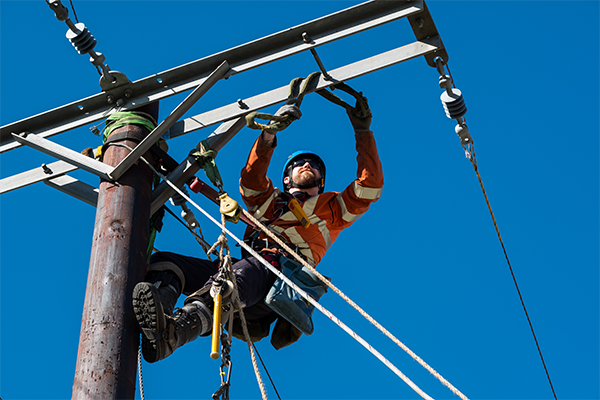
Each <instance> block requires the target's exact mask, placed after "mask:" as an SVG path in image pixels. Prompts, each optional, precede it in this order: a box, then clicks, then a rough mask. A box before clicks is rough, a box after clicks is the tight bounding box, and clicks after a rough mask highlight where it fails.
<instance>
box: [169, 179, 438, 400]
mask: <svg viewBox="0 0 600 400" xmlns="http://www.w3.org/2000/svg"><path fill="white" fill-rule="evenodd" d="M159 176H160V175H159ZM160 177H161V179H163V180H164V181H165V182H166V183H167V184H168V185H169V186H171V188H173V189H174V190H175V191H176V192H178V193H179V194H180V195H181V196H182V197H183V198H185V199H186V200H187V201H189V202H190V204H192V205H193V206H194V207H196V209H198V210H199V211H200V212H201V213H202V214H204V216H206V217H207V218H208V219H210V220H211V221H212V222H213V223H214V224H215V225H217V226H218V227H220V228H221V229H222V230H223V231H224V232H226V233H227V234H228V235H229V236H230V237H231V238H232V239H233V240H235V241H236V242H237V243H238V244H240V246H242V247H243V248H244V249H246V251H248V252H249V253H250V254H252V255H253V256H254V257H255V258H256V259H257V260H258V261H260V263H261V264H263V265H264V266H265V267H266V268H267V269H269V270H270V271H271V272H273V273H274V274H275V275H276V276H277V277H278V278H280V279H281V280H283V281H284V282H285V283H286V284H288V285H289V286H290V287H292V288H293V289H294V290H296V291H297V292H298V293H300V294H301V295H302V297H304V298H305V299H306V300H308V301H309V302H310V303H311V304H313V305H314V306H315V308H317V309H318V310H319V311H321V312H322V313H323V314H325V315H326V316H327V317H328V318H329V319H331V320H332V321H333V322H334V323H335V324H336V325H338V326H339V327H340V328H342V329H343V330H344V331H346V333H348V334H349V335H350V336H352V337H353V338H354V340H356V341H357V342H359V343H360V344H361V345H362V346H363V347H365V348H366V349H367V350H369V351H370V352H371V353H372V354H373V355H374V356H375V357H377V358H378V359H379V360H380V361H381V362H382V363H383V364H384V365H385V366H387V367H388V368H389V369H390V370H392V372H394V373H395V374H396V375H397V376H398V377H400V379H402V380H403V381H404V382H405V383H406V384H407V385H408V386H410V387H411V388H412V389H413V390H414V391H415V392H416V393H418V394H419V396H421V397H422V398H423V399H426V400H433V398H432V397H430V396H429V395H428V394H427V393H425V392H424V391H423V390H421V389H420V388H419V387H418V386H417V385H416V384H415V383H413V382H412V381H411V380H410V379H409V378H408V377H407V376H406V375H404V374H403V373H402V372H401V371H400V370H399V369H398V368H396V366H394V365H393V364H392V363H391V362H390V361H389V360H387V359H386V358H385V357H384V356H383V355H382V354H381V353H379V352H378V351H377V350H375V348H374V347H373V346H371V345H370V344H369V343H367V342H366V341H365V340H364V339H363V338H361V337H360V336H359V335H358V334H357V333H356V332H354V331H352V330H351V329H350V328H349V327H348V326H347V325H346V324H344V323H343V322H342V321H340V320H339V319H338V318H337V317H336V316H335V315H333V314H332V313H331V312H329V311H328V310H327V309H326V308H325V307H323V306H322V305H321V304H319V302H318V301H317V300H315V299H313V298H312V297H311V296H310V295H308V293H306V292H305V291H304V290H302V289H301V288H299V287H298V286H297V285H296V284H295V283H294V282H292V281H291V280H290V279H289V278H288V277H287V276H285V275H284V274H283V273H282V272H280V271H278V270H277V269H275V267H273V266H272V265H271V264H270V263H269V262H268V261H266V260H265V259H264V258H263V257H261V256H260V255H259V254H258V253H257V252H256V251H254V249H252V248H251V247H250V246H248V245H247V244H246V243H245V242H244V241H242V240H240V239H239V238H238V237H237V236H235V235H234V234H233V233H232V232H231V231H229V230H228V229H227V228H225V226H223V225H222V224H221V223H219V222H218V221H217V220H216V219H214V218H213V217H212V215H210V214H209V213H208V212H206V211H205V210H204V209H203V208H202V207H200V206H199V205H198V204H196V203H195V202H194V201H193V200H192V199H191V198H190V197H189V196H187V195H185V194H184V193H183V192H182V191H181V190H179V188H178V187H177V186H175V185H174V184H173V183H172V182H171V181H169V180H168V179H166V177H164V176H160Z"/></svg>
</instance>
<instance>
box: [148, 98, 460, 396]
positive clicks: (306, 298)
mask: <svg viewBox="0 0 600 400" xmlns="http://www.w3.org/2000/svg"><path fill="white" fill-rule="evenodd" d="M360 97H362V95H361V96H360ZM357 102H358V101H357ZM344 107H345V108H346V106H344ZM348 107H349V106H348ZM356 109H360V107H356ZM212 158H214V157H212ZM141 159H142V160H144V162H146V163H147V164H148V162H147V161H146V160H145V159H144V158H143V157H142V158H141ZM148 165H149V166H150V168H152V169H153V170H154V168H153V167H152V166H151V165H150V164H148ZM154 172H155V173H156V174H157V175H158V176H159V177H160V178H161V179H163V180H164V181H165V182H166V183H167V184H168V185H169V186H170V187H171V188H172V189H173V190H175V192H177V193H178V194H179V195H180V196H182V197H183V198H184V199H185V200H186V201H188V202H189V203H190V204H192V205H193V206H194V207H195V208H196V209H198V210H199V211H201V212H202V213H203V214H204V215H205V216H206V217H207V218H208V219H210V220H211V221H212V222H213V223H214V224H216V225H217V226H219V227H220V228H221V229H222V232H223V233H222V235H221V237H222V238H223V239H224V237H225V234H228V235H229V236H230V237H232V238H233V239H234V240H235V241H236V242H237V243H238V244H239V245H240V246H242V247H243V248H244V250H245V251H247V252H248V253H250V254H251V255H252V256H254V257H255V258H256V259H257V260H258V261H259V262H260V263H261V264H263V265H264V266H265V267H266V268H267V269H269V270H270V271H271V272H272V273H273V274H275V276H276V277H277V279H280V280H281V281H282V282H284V283H285V284H286V285H288V286H289V287H290V288H292V289H293V290H295V291H296V293H297V294H298V295H299V296H301V298H303V299H304V300H303V301H306V302H308V303H309V304H310V305H312V306H314V307H315V308H317V309H319V311H321V312H322V313H323V314H325V315H326V316H327V317H328V318H329V319H331V320H332V321H333V322H334V323H335V324H337V325H338V326H339V327H340V328H342V329H343V330H344V331H346V333H348V334H349V335H350V336H352V337H353V338H354V339H355V340H356V341H358V342H359V343H360V344H361V345H362V346H364V347H365V348H366V349H367V350H369V351H370V352H371V353H372V354H373V355H374V356H375V357H377V358H378V359H379V360H380V361H381V362H382V363H384V364H385V365H386V366H387V367H388V368H389V369H390V370H392V371H393V372H394V373H395V374H396V375H397V376H398V377H400V378H401V379H402V380H403V381H404V382H405V383H406V384H407V385H408V386H410V387H411V388H412V389H413V390H414V391H415V392H416V393H418V394H419V395H420V396H421V397H422V398H424V399H432V398H431V397H430V396H429V395H427V394H426V393H425V392H424V391H423V390H421V389H420V388H419V387H418V386H417V385H415V384H414V383H413V382H412V381H411V380H410V379H409V378H408V377H406V375H404V374H403V373H402V372H401V371H400V370H399V369H398V368H397V367H395V366H394V365H393V364H391V363H390V361H389V360H387V359H386V358H385V357H384V356H383V355H382V354H381V353H379V352H378V351H377V350H375V348H373V347H372V346H371V345H370V344H369V343H367V342H366V341H365V340H364V339H363V338H361V337H360V336H358V335H357V334H356V333H355V332H354V331H352V330H351V329H350V328H349V327H348V326H347V325H345V324H344V323H343V322H342V321H341V320H339V319H338V318H337V317H335V315H333V314H332V313H331V312H330V311H328V310H327V309H325V308H324V307H323V306H322V305H321V304H319V303H318V301H317V299H315V297H314V296H311V295H310V294H308V293H307V292H306V291H305V290H303V288H301V287H299V286H298V285H297V284H296V283H294V282H293V281H292V280H291V279H289V278H288V277H287V276H286V275H285V274H284V273H282V272H281V271H279V270H277V269H276V268H275V267H273V266H272V265H271V264H270V263H269V262H268V261H266V260H265V259H264V258H263V257H262V256H261V255H260V254H258V253H257V252H256V251H255V250H254V249H252V248H251V247H250V246H248V245H247V244H246V243H245V242H244V241H242V240H240V239H239V238H237V237H236V236H235V235H234V234H233V233H232V232H231V231H229V230H228V229H227V228H226V227H225V221H226V218H225V214H223V213H222V215H221V220H222V221H221V223H219V222H218V221H217V220H215V219H214V218H213V217H212V216H211V215H210V214H208V212H206V211H205V210H204V209H202V208H201V207H200V206H199V205H198V204H196V203H195V202H194V201H193V200H192V199H191V198H189V196H187V195H186V194H185V193H183V191H181V190H180V189H179V188H178V187H177V186H175V185H174V184H173V183H172V182H171V181H169V180H168V179H167V178H166V177H165V176H164V175H162V174H160V173H159V172H158V171H156V170H154ZM219 189H220V190H221V192H222V191H223V190H222V187H219ZM240 209H241V215H242V216H243V217H245V218H247V219H248V220H249V221H251V222H252V223H253V224H254V225H255V226H257V227H259V228H260V229H261V230H262V231H263V232H265V233H266V234H267V235H268V236H269V237H270V238H271V239H273V240H274V241H275V243H277V244H278V245H279V246H281V248H282V249H283V250H284V251H286V252H287V253H288V254H290V255H291V256H293V257H294V258H295V259H296V261H298V262H299V263H300V264H301V265H302V266H304V267H306V268H307V270H309V271H310V272H311V273H312V274H314V275H315V276H317V277H318V279H320V280H321V281H322V282H323V283H325V284H326V286H328V287H330V288H331V289H333V290H334V291H335V292H336V293H337V294H338V295H340V296H341V297H342V298H343V299H344V300H346V301H347V302H348V303H349V304H350V305H351V306H353V307H354V308H355V309H356V310H357V311H359V313H360V314H361V315H363V316H364V317H365V318H367V320H369V321H370V322H371V323H372V324H373V325H375V326H376V327H377V328H378V329H379V330H381V331H382V332H383V333H384V334H385V335H386V336H388V337H389V338H390V339H391V340H392V341H394V342H395V343H396V344H397V345H399V346H400V347H401V348H402V349H403V350H405V351H406V352H407V353H408V354H409V355H410V356H411V357H412V358H413V359H415V360H416V361H417V362H419V363H420V364H421V365H422V366H423V367H424V368H426V369H427V370H428V371H429V372H430V373H432V374H433V375H434V376H435V377H436V378H437V379H438V380H440V382H442V384H444V385H445V386H447V387H448V388H449V389H450V390H451V391H452V392H454V393H455V394H457V395H458V396H459V397H460V398H461V399H463V400H468V399H467V397H466V396H464V395H463V394H462V393H461V392H459V391H458V389H456V388H455V387H454V386H452V385H451V384H450V383H449V382H448V381H447V380H445V379H444V378H443V377H442V376H441V375H440V374H439V373H437V372H436V371H435V370H433V368H431V367H430V366H429V365H427V364H426V363H425V362H424V361H423V360H422V359H421V358H419V357H418V356H417V355H416V354H415V353H414V352H412V351H411V350H410V349H408V347H406V346H405V345H404V344H403V343H401V342H400V341H399V340H398V339H397V338H395V337H394V336H393V335H392V334H391V333H389V332H388V331H387V330H385V328H383V327H382V326H381V325H380V324H379V323H377V321H375V320H374V319H373V318H372V317H371V316H369V315H368V314H367V313H366V312H365V311H364V310H362V309H361V308H360V307H358V305H356V303H354V302H353V301H352V300H350V299H349V298H348V297H347V296H346V295H344V294H343V293H342V292H341V291H340V290H339V289H338V288H337V287H335V286H334V285H333V284H331V282H329V280H328V278H326V277H324V276H323V275H321V274H320V273H319V272H317V271H316V270H315V269H314V266H313V265H311V264H309V263H308V262H307V261H306V260H304V259H303V258H302V257H300V256H299V255H298V254H297V253H296V252H294V251H293V250H292V249H291V248H290V247H289V246H288V245H287V244H286V243H284V242H283V241H282V240H281V239H280V238H278V237H277V235H275V234H274V233H273V232H271V231H270V229H268V227H266V226H264V225H263V224H262V223H261V222H260V221H258V220H257V219H256V218H254V217H253V216H252V215H251V214H250V213H249V212H248V211H246V210H245V209H243V208H240ZM220 240H221V239H220ZM223 246H224V245H221V247H222V248H223ZM229 261H230V257H229ZM222 265H223V264H222ZM232 283H233V285H234V290H233V297H234V301H233V304H234V305H235V304H237V303H236V298H237V284H236V282H235V278H233V279H232ZM237 301H239V299H237ZM234 307H235V306H234ZM236 310H237V311H238V312H239V315H240V319H241V320H242V328H243V330H244V335H245V337H246V342H247V343H248V348H249V350H250V354H251V357H252V361H253V365H254V368H255V373H256V375H257V380H258V382H259V387H260V389H261V393H262V395H263V399H266V392H265V390H264V385H263V384H262V380H261V379H260V372H259V371H258V366H257V365H256V359H255V355H254V352H253V348H252V346H251V339H250V336H249V334H248V329H247V326H246V325H247V324H246V321H245V317H244V314H243V311H242V308H241V307H239V308H236ZM232 320H233V318H229V321H232ZM213 331H215V330H213ZM225 364H226V365H227V363H225ZM228 383H229V382H228V379H224V380H223V381H222V386H221V388H222V390H221V389H220V392H219V393H220V394H223V393H226V392H227V393H228V387H229V385H228ZM221 392H222V393H221Z"/></svg>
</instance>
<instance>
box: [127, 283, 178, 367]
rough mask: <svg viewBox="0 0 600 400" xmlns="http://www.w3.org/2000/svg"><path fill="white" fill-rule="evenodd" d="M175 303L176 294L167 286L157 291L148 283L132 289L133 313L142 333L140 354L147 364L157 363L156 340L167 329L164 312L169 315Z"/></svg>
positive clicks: (157, 350)
mask: <svg viewBox="0 0 600 400" xmlns="http://www.w3.org/2000/svg"><path fill="white" fill-rule="evenodd" d="M171 293H172V295H171ZM176 302H177V293H176V292H173V290H172V289H171V288H169V287H168V286H166V287H163V288H160V289H158V288H157V287H156V286H155V285H153V284H152V283H150V282H140V283H138V284H137V285H135V287H134V288H133V311H134V313H135V318H136V319H137V321H138V324H139V325H140V329H141V331H142V354H143V355H144V359H146V361H148V362H154V361H158V359H157V355H156V353H157V352H159V351H160V349H158V348H157V346H158V345H157V340H156V339H157V338H158V334H159V332H163V331H164V330H165V328H166V327H167V322H166V315H165V312H167V313H168V314H169V315H170V314H171V313H172V312H173V308H174V307H175V303H176Z"/></svg>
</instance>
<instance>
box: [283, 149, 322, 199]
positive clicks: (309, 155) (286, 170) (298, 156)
mask: <svg viewBox="0 0 600 400" xmlns="http://www.w3.org/2000/svg"><path fill="white" fill-rule="evenodd" d="M302 159H309V160H314V161H316V162H317V164H318V165H319V172H320V173H321V182H320V187H319V193H323V189H324V188H325V163H324V162H323V160H322V159H321V157H319V156H318V155H316V154H315V153H313V152H310V151H307V150H298V151H296V152H294V153H292V154H291V155H290V156H289V157H288V159H287V161H286V163H285V165H284V167H283V171H282V173H281V182H282V183H283V188H284V190H285V191H287V190H289V188H290V187H297V188H299V189H308V188H307V187H302V186H299V185H298V184H296V183H294V182H290V184H289V185H286V184H285V182H283V180H284V179H285V177H286V176H289V174H290V172H291V170H292V166H293V165H294V163H295V162H296V161H299V160H302Z"/></svg>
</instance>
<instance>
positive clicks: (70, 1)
mask: <svg viewBox="0 0 600 400" xmlns="http://www.w3.org/2000/svg"><path fill="white" fill-rule="evenodd" d="M69 3H71V10H73V16H74V17H75V22H77V23H79V20H78V19H77V13H76V12H75V7H73V0H69Z"/></svg>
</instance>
